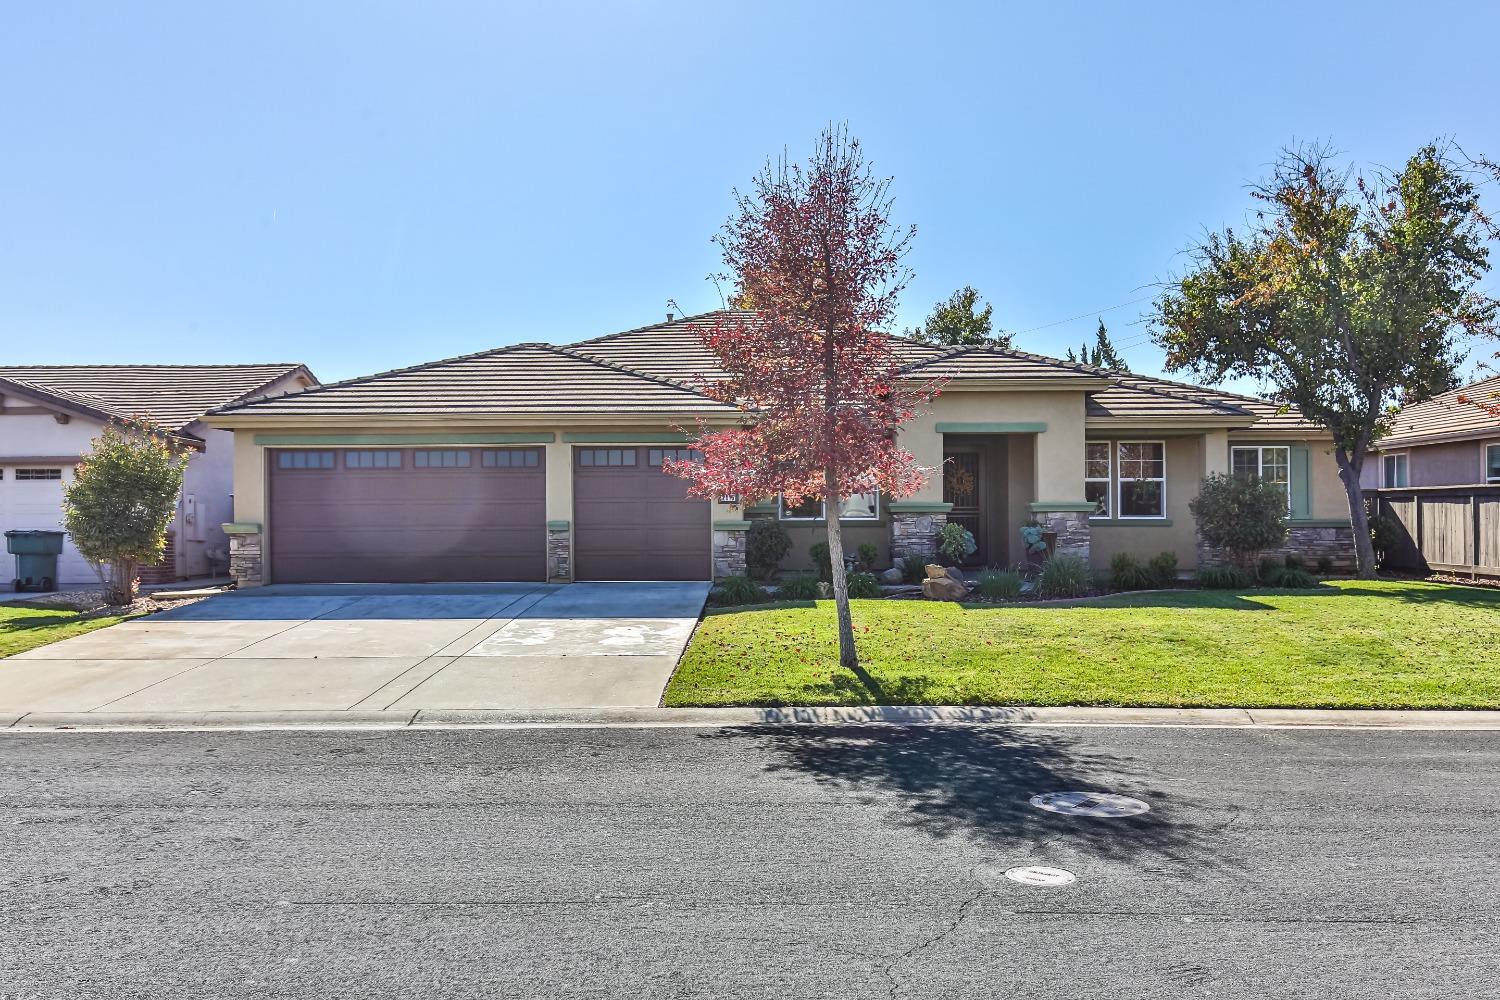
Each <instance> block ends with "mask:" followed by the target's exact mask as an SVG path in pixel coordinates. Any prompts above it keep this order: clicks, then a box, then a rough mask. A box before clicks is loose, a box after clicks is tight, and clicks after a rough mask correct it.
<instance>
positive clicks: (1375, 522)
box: [1370, 514, 1406, 566]
mask: <svg viewBox="0 0 1500 1000" xmlns="http://www.w3.org/2000/svg"><path fill="white" fill-rule="evenodd" d="M1405 536H1406V529H1405V528H1403V527H1402V526H1401V522H1400V521H1398V520H1397V519H1396V518H1394V517H1392V516H1391V515H1390V514H1380V515H1377V516H1375V517H1372V518H1370V544H1371V545H1372V546H1374V548H1375V557H1376V559H1377V560H1379V562H1380V564H1381V565H1382V566H1384V565H1385V560H1386V557H1387V556H1389V555H1390V554H1391V553H1392V552H1394V551H1396V547H1397V546H1399V545H1400V544H1401V539H1402V538H1404V537H1405Z"/></svg>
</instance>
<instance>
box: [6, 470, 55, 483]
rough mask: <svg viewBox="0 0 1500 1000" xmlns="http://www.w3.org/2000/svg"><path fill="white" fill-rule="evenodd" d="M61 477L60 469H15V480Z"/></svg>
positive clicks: (33, 480) (40, 479) (27, 480)
mask: <svg viewBox="0 0 1500 1000" xmlns="http://www.w3.org/2000/svg"><path fill="white" fill-rule="evenodd" d="M61 478H62V470H61V469H17V470H16V482H18V483H25V482H33V483H35V482H41V481H43V480H54V479H61Z"/></svg>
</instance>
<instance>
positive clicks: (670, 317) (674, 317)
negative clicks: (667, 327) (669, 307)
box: [667, 313, 677, 323]
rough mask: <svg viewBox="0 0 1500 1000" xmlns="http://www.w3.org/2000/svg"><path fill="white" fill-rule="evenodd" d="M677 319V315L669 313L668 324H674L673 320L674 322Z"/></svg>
mask: <svg viewBox="0 0 1500 1000" xmlns="http://www.w3.org/2000/svg"><path fill="white" fill-rule="evenodd" d="M676 318H677V317H676V316H675V315H674V314H672V313H667V322H668V323H670V322H672V320H674V319H676Z"/></svg>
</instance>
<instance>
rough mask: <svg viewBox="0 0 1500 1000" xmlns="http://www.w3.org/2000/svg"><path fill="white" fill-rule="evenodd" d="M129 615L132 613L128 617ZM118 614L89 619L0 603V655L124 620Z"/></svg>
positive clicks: (63, 612)
mask: <svg viewBox="0 0 1500 1000" xmlns="http://www.w3.org/2000/svg"><path fill="white" fill-rule="evenodd" d="M125 617H129V616H125ZM124 620H125V618H124V617H120V616H118V615H115V616H105V617H102V618H89V617H87V616H85V615H82V614H80V613H79V612H77V611H69V610H66V609H64V608H38V607H28V606H24V605H19V604H0V657H5V656H11V655H12V654H15V653H21V652H25V651H26V650H28V649H35V648H36V647H37V646H45V645H47V643H49V642H57V641H58V640H59V639H68V638H71V637H72V636H75V635H83V633H85V632H92V631H94V629H96V628H104V627H105V626H106V625H114V624H116V623H117V622H122V621H124Z"/></svg>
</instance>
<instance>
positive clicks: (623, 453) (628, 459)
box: [578, 448, 635, 469]
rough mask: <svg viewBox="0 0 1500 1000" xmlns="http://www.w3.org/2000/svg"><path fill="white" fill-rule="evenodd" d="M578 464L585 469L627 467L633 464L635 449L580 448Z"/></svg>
mask: <svg viewBox="0 0 1500 1000" xmlns="http://www.w3.org/2000/svg"><path fill="white" fill-rule="evenodd" d="M578 465H579V466H580V467H581V468H585V469H605V468H610V467H614V468H628V467H630V466H633V465H635V449H634V448H580V449H579V450H578Z"/></svg>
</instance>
